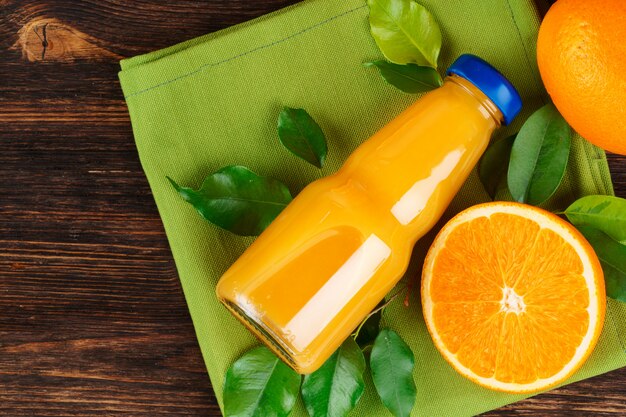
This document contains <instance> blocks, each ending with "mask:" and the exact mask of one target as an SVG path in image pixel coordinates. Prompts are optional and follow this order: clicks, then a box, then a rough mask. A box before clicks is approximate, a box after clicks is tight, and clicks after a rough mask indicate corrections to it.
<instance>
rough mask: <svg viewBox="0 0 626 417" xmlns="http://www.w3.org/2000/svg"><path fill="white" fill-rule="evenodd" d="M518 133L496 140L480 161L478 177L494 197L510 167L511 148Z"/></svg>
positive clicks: (488, 192) (492, 197)
mask: <svg viewBox="0 0 626 417" xmlns="http://www.w3.org/2000/svg"><path fill="white" fill-rule="evenodd" d="M515 137H516V135H512V136H509V137H507V138H503V139H498V140H496V141H494V142H493V143H492V144H491V145H490V146H489V147H488V148H487V150H486V151H485V153H484V155H483V156H482V158H481V159H480V161H479V162H478V177H479V178H480V182H482V183H483V186H484V187H485V190H486V191H487V194H489V196H490V197H491V199H494V198H495V196H496V193H497V192H498V189H499V188H500V184H501V183H502V180H503V179H504V178H505V177H506V171H507V169H508V168H509V158H510V156H511V148H512V147H513V142H514V141H515Z"/></svg>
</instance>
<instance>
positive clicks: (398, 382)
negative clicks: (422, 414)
mask: <svg viewBox="0 0 626 417" xmlns="http://www.w3.org/2000/svg"><path fill="white" fill-rule="evenodd" d="M414 365H415V358H414V357H413V352H411V348H409V346H408V345H407V344H406V343H404V340H402V338H401V337H400V336H399V335H398V334H397V333H396V332H394V331H393V330H390V329H383V330H381V331H380V333H379V334H378V337H377V338H376V341H375V342H374V347H373V348H372V354H371V355H370V367H371V368H372V379H373V380H374V386H375V387H376V391H377V392H378V395H379V396H380V399H381V400H382V402H383V404H384V405H385V407H387V408H388V409H389V411H391V412H392V414H393V415H394V416H396V417H405V416H408V415H409V414H411V410H412V409H413V404H414V403H415V396H416V393H417V390H416V388H415V382H414V381H413V366H414Z"/></svg>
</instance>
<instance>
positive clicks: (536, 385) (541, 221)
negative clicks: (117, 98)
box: [423, 204, 603, 393]
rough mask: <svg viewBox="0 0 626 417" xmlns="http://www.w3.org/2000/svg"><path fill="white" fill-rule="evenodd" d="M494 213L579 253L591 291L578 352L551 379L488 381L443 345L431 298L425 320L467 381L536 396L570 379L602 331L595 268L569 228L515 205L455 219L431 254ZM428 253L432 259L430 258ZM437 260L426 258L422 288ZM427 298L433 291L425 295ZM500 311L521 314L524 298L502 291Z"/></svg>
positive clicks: (425, 307) (478, 209)
mask: <svg viewBox="0 0 626 417" xmlns="http://www.w3.org/2000/svg"><path fill="white" fill-rule="evenodd" d="M495 213H508V214H514V215H518V216H521V217H524V218H526V219H530V220H533V221H535V222H536V223H537V224H538V225H539V226H540V227H541V228H547V229H550V230H552V231H554V232H555V233H557V234H559V235H560V236H562V237H563V238H564V239H565V240H566V241H567V242H568V243H570V244H571V245H572V247H573V248H574V250H575V251H576V253H577V254H578V255H579V257H580V259H581V261H582V263H583V274H582V275H583V277H584V278H585V281H586V283H587V288H588V291H589V305H588V307H587V313H588V314H589V326H588V329H587V333H586V334H585V336H584V337H583V340H582V342H581V344H580V345H579V346H578V348H577V349H576V353H575V354H574V356H573V357H572V359H571V360H570V362H568V363H567V364H566V365H565V366H564V367H563V369H561V370H560V371H559V372H558V373H556V374H554V375H552V376H551V377H549V378H543V379H537V380H536V381H533V382H531V383H527V384H518V383H510V382H502V381H499V380H497V379H496V378H495V377H491V378H485V377H481V376H479V375H477V374H475V373H474V372H472V371H471V370H470V369H469V368H467V367H465V366H464V365H462V364H461V362H460V361H459V360H458V359H457V358H456V355H455V354H452V353H451V352H450V351H449V350H448V349H447V348H446V346H445V344H444V343H443V341H442V340H441V338H440V336H439V334H438V333H437V332H436V328H435V326H434V324H433V323H434V318H433V316H432V313H433V303H432V300H431V299H430V297H423V310H424V319H425V321H426V325H427V326H428V328H429V330H430V333H431V335H432V337H433V341H434V343H435V345H436V346H437V348H438V350H439V351H440V352H441V354H442V355H443V356H444V357H445V358H446V359H447V360H448V361H449V362H450V363H451V364H453V366H454V367H455V368H456V370H457V371H458V372H460V373H461V374H462V375H464V376H466V377H468V378H469V379H471V380H473V381H475V382H477V383H479V384H481V385H483V386H486V387H489V388H492V389H498V390H502V391H508V392H517V393H522V392H533V391H539V390H542V389H545V388H547V387H550V386H553V385H555V384H558V383H559V382H560V381H562V380H563V379H564V378H566V377H567V376H568V375H570V374H571V373H572V372H573V370H575V369H577V368H578V367H579V366H580V364H581V362H582V361H583V360H584V358H585V356H586V354H587V353H588V351H589V350H590V348H591V344H592V343H593V342H594V334H595V333H596V332H597V331H598V330H599V329H598V327H599V326H602V324H603V323H601V322H599V321H598V309H599V305H598V299H599V297H598V288H597V285H596V282H595V279H594V268H593V265H592V262H591V261H590V259H589V255H588V254H587V252H586V250H585V248H584V247H583V246H582V245H581V244H580V243H579V241H578V237H575V236H574V235H573V234H572V233H571V231H570V230H568V228H566V227H564V226H563V225H561V224H558V223H556V222H555V221H554V220H553V219H551V218H550V217H548V215H546V214H543V213H541V212H540V211H536V210H528V209H527V208H525V207H524V206H518V205H514V204H502V205H493V204H491V205H486V206H478V207H476V208H474V209H470V210H468V211H466V212H464V213H462V214H460V215H459V216H457V218H456V219H455V221H454V222H453V223H452V222H451V223H448V225H446V226H445V227H444V228H443V229H442V231H441V232H440V234H439V235H438V236H437V239H436V240H435V242H434V243H433V247H432V248H431V249H430V251H431V252H430V253H435V252H438V250H439V249H441V248H442V247H443V246H445V242H446V240H447V238H448V236H449V234H450V233H451V232H452V231H453V230H454V227H450V226H458V225H460V224H462V223H465V222H467V221H470V220H474V219H476V218H479V217H489V216H491V215H492V214H495ZM430 253H429V255H430ZM434 261H435V257H433V256H427V258H426V263H425V265H424V271H427V272H426V273H425V274H424V283H423V288H425V289H426V288H429V287H430V281H431V274H430V271H432V270H433V266H434ZM426 293H427V294H429V293H430V291H426ZM500 305H501V311H506V312H508V313H517V314H519V313H521V312H522V311H523V310H524V309H525V304H524V303H523V298H522V297H520V296H519V295H517V294H515V292H514V291H512V289H507V288H504V289H503V298H502V300H501V304H500Z"/></svg>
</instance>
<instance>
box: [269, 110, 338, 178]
mask: <svg viewBox="0 0 626 417" xmlns="http://www.w3.org/2000/svg"><path fill="white" fill-rule="evenodd" d="M278 137H279V139H280V142H281V143H282V144H283V145H284V146H285V148H287V149H288V150H289V151H290V152H291V153H293V154H294V155H296V156H298V157H300V158H302V159H304V160H305V161H307V162H308V163H310V164H312V165H315V166H316V167H318V168H321V167H322V166H324V161H325V160H326V154H327V153H328V147H327V145H326V137H325V136H324V132H322V128H320V127H319V125H318V124H317V123H316V122H315V120H313V118H312V117H311V116H310V115H309V113H307V112H306V110H304V109H292V108H290V107H285V108H284V109H283V110H282V111H281V112H280V114H279V115H278Z"/></svg>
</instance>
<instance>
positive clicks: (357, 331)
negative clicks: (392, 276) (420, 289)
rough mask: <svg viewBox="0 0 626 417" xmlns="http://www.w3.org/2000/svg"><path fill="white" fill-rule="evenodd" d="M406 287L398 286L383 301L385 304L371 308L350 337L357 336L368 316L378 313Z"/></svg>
mask: <svg viewBox="0 0 626 417" xmlns="http://www.w3.org/2000/svg"><path fill="white" fill-rule="evenodd" d="M405 289H406V285H405V286H404V287H402V288H400V289H399V290H398V291H397V292H396V293H395V294H394V295H392V296H391V297H389V299H388V300H387V301H386V302H385V304H383V305H381V306H380V307H378V308H376V309H374V310H372V312H371V313H369V314H368V315H367V316H365V318H364V319H363V321H361V324H359V327H357V328H356V331H355V332H354V333H352V337H354V339H356V338H357V337H359V332H360V331H361V328H362V327H363V325H364V324H365V322H366V321H367V320H369V318H370V317H372V316H373V315H374V314H376V313H378V312H379V311H381V310H383V309H384V308H385V307H387V306H388V305H389V304H390V303H391V302H392V301H393V300H395V299H396V297H398V295H400V293H401V292H402V291H404V290H405Z"/></svg>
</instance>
